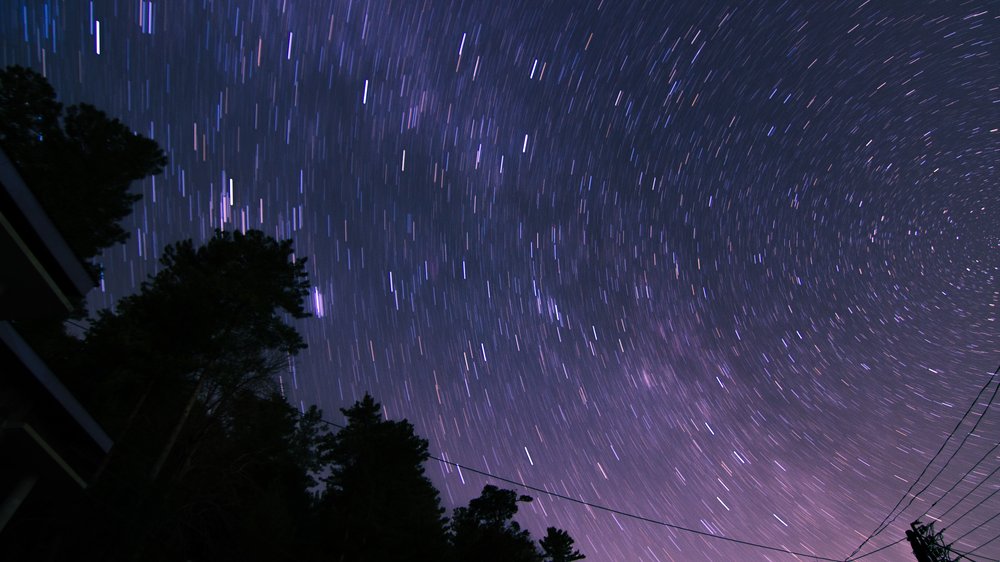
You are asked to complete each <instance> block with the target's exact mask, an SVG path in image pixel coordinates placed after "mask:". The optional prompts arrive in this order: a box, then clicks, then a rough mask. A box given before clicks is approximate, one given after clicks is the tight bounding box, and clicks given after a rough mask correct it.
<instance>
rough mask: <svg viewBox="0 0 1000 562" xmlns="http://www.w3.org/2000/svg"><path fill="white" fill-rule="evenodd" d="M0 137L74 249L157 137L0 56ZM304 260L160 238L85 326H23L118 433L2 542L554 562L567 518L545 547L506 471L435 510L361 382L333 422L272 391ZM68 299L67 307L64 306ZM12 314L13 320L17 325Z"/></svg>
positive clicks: (18, 553)
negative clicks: (150, 259)
mask: <svg viewBox="0 0 1000 562" xmlns="http://www.w3.org/2000/svg"><path fill="white" fill-rule="evenodd" d="M0 147H3V149H4V151H5V152H6V153H7V154H8V155H9V156H10V158H11V159H12V160H13V162H14V164H15V165H16V166H17V167H18V169H19V171H20V173H21V174H22V177H23V178H24V180H25V182H26V183H27V184H28V185H29V187H30V188H31V189H32V190H33V192H34V193H35V195H36V197H37V198H38V199H39V201H40V203H41V204H42V206H43V208H44V209H45V211H46V212H47V213H48V214H49V216H50V217H51V218H52V220H53V222H54V223H55V225H56V227H57V228H58V229H59V230H60V231H61V233H62V234H63V236H64V237H65V238H66V239H67V241H68V242H69V243H70V245H71V248H72V249H73V251H74V252H75V253H76V254H77V256H78V257H79V258H81V259H82V260H90V259H92V258H94V257H95V256H97V255H98V254H99V253H100V251H101V250H102V249H104V248H107V247H108V246H110V245H112V244H115V243H118V242H122V241H124V240H125V239H126V238H127V236H128V233H127V232H126V231H125V230H124V229H123V228H122V227H121V226H120V225H119V221H121V220H122V219H123V218H124V217H126V216H127V215H128V214H129V213H130V212H131V209H132V205H133V203H134V202H135V201H137V200H138V199H139V195H137V194H132V193H130V192H129V186H130V184H131V182H132V181H134V180H137V179H141V178H143V177H146V176H148V175H151V174H156V173H159V172H160V171H161V170H162V168H163V166H164V165H165V164H166V159H165V157H164V155H163V152H162V151H161V150H160V148H159V147H158V146H157V145H156V143H155V142H153V141H151V140H149V139H146V138H144V137H142V136H141V135H138V134H135V133H132V132H131V131H129V130H128V128H127V127H125V126H124V125H123V124H122V123H121V122H119V121H118V120H116V119H111V118H109V117H107V116H106V115H105V114H104V113H102V112H100V111H99V110H97V109H96V108H94V107H92V106H89V105H85V104H81V105H77V106H72V107H69V108H67V109H66V110H65V111H64V110H63V107H62V105H61V104H59V103H58V102H57V101H56V96H55V92H54V91H53V90H52V87H51V86H50V85H49V83H48V81H47V80H45V78H44V77H42V76H41V75H39V74H37V73H36V72H34V71H32V70H29V69H25V68H22V67H16V66H15V67H9V68H7V69H5V70H3V71H0ZM308 290H309V283H308V277H307V275H306V271H305V261H304V260H302V259H295V256H294V252H293V248H292V244H291V242H290V241H287V240H286V241H277V240H275V239H273V238H271V237H268V236H266V235H264V234H263V233H261V232H257V231H250V232H247V233H245V234H243V233H239V232H217V233H215V235H214V237H213V238H211V239H210V240H209V241H207V242H206V243H205V244H203V245H201V246H199V247H196V246H195V245H194V243H193V242H191V241H190V240H189V241H184V242H179V243H176V244H173V245H170V246H168V247H167V248H166V249H165V250H164V252H163V257H162V258H161V260H160V269H159V271H158V273H156V274H155V275H154V276H152V277H151V278H150V279H149V280H147V281H146V282H144V283H143V284H142V285H141V287H140V288H139V290H138V292H137V293H136V294H134V295H131V296H128V297H125V298H123V299H121V300H120V301H119V302H118V304H117V306H116V307H115V309H114V310H105V311H102V312H100V313H98V314H97V315H96V317H94V318H92V319H91V320H92V321H91V323H90V325H89V327H88V328H87V329H86V330H85V333H84V334H83V338H82V339H75V338H72V337H69V336H67V335H66V333H65V330H63V329H62V327H61V326H58V325H57V324H58V322H61V321H62V320H63V319H58V322H56V323H49V324H45V323H44V322H43V323H40V324H39V325H37V326H30V327H28V328H29V330H28V331H31V332H32V335H33V336H35V337H32V338H30V341H31V344H32V345H33V346H35V347H36V349H37V350H38V351H39V352H41V353H42V355H43V357H45V360H46V362H48V364H49V365H50V366H51V367H55V369H56V372H57V373H59V375H60V376H61V377H62V379H63V381H64V382H65V383H66V384H67V386H69V387H70V388H71V390H72V391H73V393H74V394H75V395H76V396H77V397H78V398H79V399H80V400H81V401H82V402H83V403H84V404H85V406H86V407H87V408H88V410H89V411H90V412H91V413H92V414H93V415H94V417H95V418H97V420H98V421H99V422H100V424H101V425H102V426H103V427H104V428H105V429H106V430H107V431H108V433H109V434H110V435H111V436H112V438H113V440H114V442H115V444H114V447H113V449H112V453H111V454H110V455H109V456H108V457H107V458H106V459H105V462H104V464H103V465H102V467H101V468H100V469H99V472H98V475H97V476H96V478H95V481H94V482H93V484H92V486H91V487H90V489H89V490H88V491H87V493H86V495H83V496H79V497H75V496H67V497H66V504H65V505H58V506H38V507H37V508H34V507H33V508H31V510H26V511H29V513H27V514H25V515H24V516H21V515H22V514H20V513H19V518H15V520H14V521H13V522H12V524H11V525H9V526H8V527H7V530H6V531H5V533H3V534H0V559H4V560H8V559H9V560H20V559H27V560H63V559H82V560H149V561H154V562H156V561H173V560H191V561H197V560H220V561H228V560H233V561H236V560H240V561H255V560H262V561H263V560H289V561H291V560H317V561H319V560H337V561H341V562H353V561H367V562H381V561H394V562H395V561H421V562H422V561H445V562H453V561H454V562H490V561H493V560H497V561H499V560H502V561H504V562H521V561H523V562H540V561H543V560H544V561H547V562H561V561H571V560H579V559H582V558H583V557H582V555H580V554H579V552H577V551H576V550H574V549H573V540H572V538H570V537H569V535H568V534H567V533H565V531H560V530H558V529H554V528H549V530H548V534H547V535H546V537H545V538H544V539H543V540H542V541H541V548H542V550H541V551H540V550H539V549H538V547H537V546H536V545H535V543H534V542H533V540H532V538H531V535H530V533H529V532H528V531H527V530H524V529H521V527H520V525H519V524H518V523H517V522H515V521H513V517H514V516H515V515H516V513H517V503H518V502H525V501H531V498H530V497H528V496H518V495H517V494H515V493H514V492H513V491H511V490H502V489H499V488H497V487H495V486H486V487H485V488H484V489H483V492H482V495H481V496H480V497H478V498H476V499H473V500H472V501H471V502H470V503H469V505H468V506H467V507H460V508H458V509H456V510H455V511H454V516H453V519H452V521H451V523H450V524H449V523H448V520H447V519H446V518H445V517H444V509H443V508H442V507H441V501H440V494H439V493H438V491H437V490H436V489H435V488H434V486H433V485H432V483H431V482H430V480H429V479H428V478H427V477H426V475H425V473H424V463H425V462H427V460H428V459H429V458H430V457H429V454H428V442H427V440H425V439H423V438H421V437H419V436H418V435H416V433H415V432H414V428H413V426H412V425H411V424H410V423H409V422H408V421H406V420H403V421H389V420H385V419H383V417H382V414H381V407H380V405H379V404H378V403H377V402H375V400H374V399H373V398H372V397H371V396H369V395H367V394H366V395H365V397H364V398H363V399H361V400H359V401H357V402H356V403H355V404H354V405H353V406H351V407H350V408H346V409H343V410H341V411H342V412H343V413H344V415H345V416H347V420H348V424H347V426H346V427H345V428H344V429H342V430H340V431H339V432H337V433H335V434H332V433H329V432H328V430H327V427H326V426H325V425H321V422H322V412H321V411H320V410H318V409H317V408H315V407H312V408H310V409H309V410H308V411H305V412H304V413H301V414H300V413H299V412H298V411H297V410H295V409H294V408H292V407H291V406H289V405H288V403H287V402H286V401H285V399H284V398H283V397H282V396H281V395H280V394H278V392H277V390H278V389H277V388H276V386H277V385H276V384H275V375H276V374H278V373H279V372H281V371H282V370H283V369H285V368H286V366H287V364H288V361H289V358H290V356H293V355H295V354H297V353H298V352H299V351H301V350H302V349H304V348H305V342H304V340H303V339H302V337H301V335H300V334H299V333H298V331H297V330H296V329H295V327H294V326H293V325H292V324H291V323H290V321H291V320H292V319H301V318H305V317H307V316H308V313H307V312H306V310H305V306H304V299H305V298H306V297H307V295H308ZM78 313H80V314H82V308H80V309H79V310H78ZM24 328H25V326H24V325H19V326H18V329H19V330H22V331H23V330H24Z"/></svg>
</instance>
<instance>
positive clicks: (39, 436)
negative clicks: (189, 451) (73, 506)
mask: <svg viewBox="0 0 1000 562" xmlns="http://www.w3.org/2000/svg"><path fill="white" fill-rule="evenodd" d="M93 285H94V283H93V280H92V279H91V278H90V276H89V275H88V273H87V270H86V269H85V268H84V266H83V264H82V263H80V261H79V260H78V259H77V258H76V257H75V256H74V255H73V253H72V252H71V251H70V249H69V246H68V245H67V244H66V241H65V239H63V238H62V236H61V235H60V234H59V232H58V231H57V230H56V228H55V227H54V226H53V224H52V222H51V221H50V220H49V218H48V216H46V214H45V213H44V211H42V208H41V207H40V206H39V204H38V201H37V200H36V199H35V197H34V196H33V195H32V193H31V191H30V190H29V189H28V187H27V186H26V185H25V184H24V181H23V180H22V179H21V177H20V175H19V174H18V172H17V169H16V168H15V167H14V165H13V164H12V163H11V162H10V160H9V159H8V158H7V156H6V154H4V153H3V151H0V538H2V535H3V532H4V529H5V528H8V529H9V528H10V525H9V524H10V523H11V522H12V521H14V523H15V524H16V522H17V517H26V516H27V515H25V514H26V513H30V512H32V511H36V509H33V508H37V511H38V512H44V509H43V508H47V507H51V506H53V505H59V504H60V503H63V502H61V501H60V500H65V499H66V498H67V497H68V496H71V495H74V494H79V493H80V491H81V490H83V489H85V488H86V487H87V485H88V482H89V481H90V479H91V478H92V477H93V475H94V473H95V470H96V469H97V467H98V466H99V465H100V463H101V461H102V459H103V458H104V456H105V455H106V454H107V452H108V450H109V449H110V448H111V439H110V438H109V437H108V435H107V434H106V433H105V432H104V430H103V429H101V427H100V426H99V425H98V424H97V422H95V421H94V419H93V418H92V417H91V416H90V414H88V413H87V411H86V410H85V409H84V408H83V406H81V405H80V403H79V402H78V401H77V400H76V399H75V398H74V397H73V395H72V394H71V393H70V392H69V391H68V390H67V389H66V387H65V386H64V385H63V384H62V383H61V382H60V380H59V377H58V375H57V374H56V373H53V372H52V371H51V370H50V369H49V368H48V367H47V366H46V364H45V362H44V361H43V360H42V359H41V358H40V357H39V356H38V354H37V353H35V351H33V350H32V348H31V347H30V346H29V345H28V344H27V343H26V342H25V340H24V339H23V338H22V337H21V335H19V334H18V331H17V330H16V329H15V327H14V325H13V324H11V321H14V322H17V321H29V322H30V321H36V320H45V319H50V320H54V319H60V318H64V317H65V316H66V313H67V312H68V311H69V310H70V309H72V307H73V303H74V301H76V300H77V299H79V298H81V297H82V296H83V295H84V294H85V293H86V292H87V291H89V290H90V289H91V288H92V287H93Z"/></svg>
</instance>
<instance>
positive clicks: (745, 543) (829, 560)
mask: <svg viewBox="0 0 1000 562" xmlns="http://www.w3.org/2000/svg"><path fill="white" fill-rule="evenodd" d="M320 421H321V422H323V423H326V424H327V425H331V426H333V427H338V428H340V429H344V428H345V426H343V425H340V424H337V423H334V422H331V421H328V420H325V419H322V418H320ZM428 456H429V457H430V458H432V459H434V460H436V461H438V462H442V463H445V464H450V465H452V466H454V467H457V468H459V469H461V470H467V471H469V472H472V473H475V474H479V475H481V476H486V477H488V478H492V479H494V480H499V481H501V482H506V483H508V484H512V485H514V486H518V487H521V488H524V489H526V490H531V491H533V492H538V493H540V494H545V495H547V496H551V497H554V498H558V499H561V500H566V501H570V502H573V503H577V504H580V505H583V506H586V507H589V508H592V509H597V510H600V511H607V512H608V513H613V514H615V515H621V516H622V517H628V518H630V519H635V520H638V521H643V522H645V523H653V524H655V525H660V526H663V527H667V528H669V529H674V530H675V531H684V532H686V533H693V534H696V535H701V536H703V537H707V538H712V539H717V540H721V541H727V542H731V543H735V544H741V545H743V546H750V547H753V548H759V549H763V550H770V551H772V552H780V553H782V554H790V555H792V556H801V557H803V558H811V559H813V560H823V561H825V562H841V561H840V560H837V559H835V558H826V557H825V556H816V555H815V554H806V553H804V552H795V551H794V550H788V549H785V548H780V547H777V546H768V545H765V544H760V543H755V542H751V541H745V540H741V539H734V538H731V537H727V536H725V535H714V534H712V533H706V532H705V531H699V530H697V529H690V528H688V527H682V526H680V525H674V524H672V523H667V522H665V521H659V520H657V519H652V518H650V517H644V516H642V515H636V514H634V513H629V512H627V511H622V510H620V509H615V508H612V507H607V506H603V505H600V504H596V503H591V502H588V501H585V500H580V499H576V498H573V497H570V496H564V495H562V494H559V493H556V492H550V491H548V490H546V489H544V488H539V487H537V486H532V485H530V484H525V483H523V482H518V481H516V480H511V479H510V478H504V477H503V476H497V475H496V474H492V473H489V472H486V471H484V470H479V469H476V468H472V467H471V466H465V465H464V464H459V463H457V462H454V461H449V460H445V459H442V458H439V457H436V456H434V455H428Z"/></svg>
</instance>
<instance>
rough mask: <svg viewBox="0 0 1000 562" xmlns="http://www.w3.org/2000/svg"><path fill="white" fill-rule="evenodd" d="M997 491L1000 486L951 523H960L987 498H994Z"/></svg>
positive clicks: (942, 530)
mask: <svg viewBox="0 0 1000 562" xmlns="http://www.w3.org/2000/svg"><path fill="white" fill-rule="evenodd" d="M997 492H1000V488H997V489H996V490H993V493H992V494H990V495H988V496H986V497H985V498H983V499H982V500H981V501H980V502H979V503H977V504H976V505H974V506H972V507H970V508H969V509H968V511H966V512H965V513H963V514H962V515H960V516H958V518H957V519H955V520H954V521H952V522H951V525H954V524H955V523H958V522H959V521H961V519H962V518H963V517H965V516H966V515H968V514H970V513H972V511H973V510H974V509H976V508H977V507H979V506H981V505H983V504H984V503H986V500H988V499H990V498H992V497H993V496H995V495H997ZM956 505H957V504H956ZM951 525H949V526H948V527H951ZM948 527H945V528H944V529H941V532H942V533H943V532H945V531H946V530H947V529H948ZM963 536H964V535H963Z"/></svg>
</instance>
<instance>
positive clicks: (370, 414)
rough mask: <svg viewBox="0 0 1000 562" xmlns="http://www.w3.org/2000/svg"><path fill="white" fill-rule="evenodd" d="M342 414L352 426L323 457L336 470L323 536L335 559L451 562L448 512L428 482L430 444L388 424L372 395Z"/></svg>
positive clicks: (405, 425) (400, 425)
mask: <svg viewBox="0 0 1000 562" xmlns="http://www.w3.org/2000/svg"><path fill="white" fill-rule="evenodd" d="M341 411H342V412H343V413H344V415H345V416H347V426H346V427H345V428H344V429H341V430H340V431H339V432H337V433H336V434H335V435H331V436H330V437H329V438H328V440H327V443H326V444H325V445H324V447H323V450H322V453H321V459H322V460H323V461H324V463H326V464H328V465H329V474H328V475H327V477H326V478H325V483H326V492H325V494H324V496H323V498H322V505H323V508H324V510H325V513H326V515H325V516H324V527H325V528H324V529H323V531H322V533H323V534H324V535H325V536H327V537H328V538H329V540H328V543H327V552H328V553H329V555H330V556H331V558H332V559H334V560H338V559H339V560H343V561H349V562H354V561H358V562H361V561H364V562H382V561H386V562H389V561H407V560H413V561H422V560H444V559H445V558H446V556H447V535H446V530H445V519H444V517H443V516H442V514H443V513H444V509H443V508H442V507H441V502H440V499H439V496H438V491H437V490H436V489H435V488H434V486H433V484H431V482H430V480H428V478H427V477H426V476H425V475H424V467H423V464H424V462H426V461H427V459H428V458H429V456H428V453H427V441H426V440H425V439H421V438H420V437H418V436H417V435H415V434H414V432H413V426H412V425H411V424H410V423H409V422H407V421H388V420H384V419H382V415H381V406H380V405H379V404H378V403H376V402H375V400H373V399H372V397H371V396H369V395H367V394H366V395H365V397H364V398H363V399H361V400H360V401H358V402H356V403H355V404H354V406H352V407H350V408H347V409H342V410H341ZM338 557H339V558H338Z"/></svg>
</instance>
